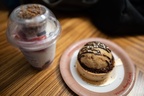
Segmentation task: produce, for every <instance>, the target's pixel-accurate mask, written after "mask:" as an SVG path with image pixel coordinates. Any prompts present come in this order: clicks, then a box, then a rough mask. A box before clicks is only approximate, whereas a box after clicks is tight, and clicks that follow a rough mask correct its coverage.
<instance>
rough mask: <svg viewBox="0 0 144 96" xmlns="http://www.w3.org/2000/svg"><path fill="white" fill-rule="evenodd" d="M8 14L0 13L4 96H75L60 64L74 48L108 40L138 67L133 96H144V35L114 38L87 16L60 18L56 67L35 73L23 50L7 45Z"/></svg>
mask: <svg viewBox="0 0 144 96" xmlns="http://www.w3.org/2000/svg"><path fill="white" fill-rule="evenodd" d="M8 14H9V11H8V10H4V9H1V10H0V96H75V95H76V94H75V93H74V92H73V91H72V90H71V89H70V88H69V87H68V86H67V85H66V84H65V82H64V81H63V79H62V77H61V74H60V69H59V60H60V57H61V55H62V54H63V52H64V51H65V50H66V48H67V47H69V46H70V45H71V44H73V43H75V42H77V41H79V40H82V39H86V38H91V37H94V38H97V37H100V38H105V39H108V40H111V41H112V42H114V43H116V44H118V45H119V46H120V47H121V48H123V49H124V50H125V51H126V52H127V53H128V55H129V56H130V58H131V59H132V60H133V62H134V64H135V66H136V82H135V85H134V87H133V89H132V91H131V92H130V94H129V96H144V35H135V36H119V37H110V36H108V35H106V34H104V33H103V32H101V31H100V30H99V29H98V28H97V27H96V26H94V25H93V24H92V22H91V20H90V18H88V17H87V16H84V15H78V16H67V15H62V14H61V16H57V18H58V20H59V21H60V24H61V26H62V32H61V35H60V38H59V39H58V41H57V48H56V55H55V59H54V61H53V63H52V64H51V65H50V66H49V67H48V68H47V69H45V70H42V71H38V70H36V69H33V68H32V67H31V66H30V64H29V63H28V62H27V61H26V59H25V57H24V56H23V55H22V53H21V52H20V51H19V49H17V48H15V47H13V46H12V45H10V44H9V43H8V42H7V39H6V35H5V32H6V28H7V22H8Z"/></svg>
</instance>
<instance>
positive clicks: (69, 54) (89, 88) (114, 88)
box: [60, 38, 135, 96]
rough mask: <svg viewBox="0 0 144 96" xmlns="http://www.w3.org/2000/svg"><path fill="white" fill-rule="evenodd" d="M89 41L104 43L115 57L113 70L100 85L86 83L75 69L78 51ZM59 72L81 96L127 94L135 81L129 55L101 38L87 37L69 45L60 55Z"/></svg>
mask: <svg viewBox="0 0 144 96" xmlns="http://www.w3.org/2000/svg"><path fill="white" fill-rule="evenodd" d="M89 41H100V42H102V43H105V44H106V45H107V46H109V47H110V49H111V50H112V52H113V55H114V57H115V61H116V63H115V64H116V66H115V68H114V70H113V71H112V73H111V74H110V76H109V78H108V79H107V80H106V81H105V82H103V83H102V84H100V85H97V84H96V83H95V84H92V83H88V82H87V81H85V80H84V79H82V78H81V76H80V75H79V74H78V72H77V69H76V61H77V54H78V51H79V49H80V48H81V47H82V46H83V45H84V44H85V43H87V42H89ZM60 72H61V75H62V77H63V79H64V81H65V83H66V84H67V85H68V86H69V88H71V89H72V90H73V91H74V92H75V93H76V94H78V95H82V96H95V95H98V96H113V95H127V94H128V93H129V92H130V90H131V89H132V87H133V85H134V82H135V68H134V65H133V62H132V61H131V59H130V58H129V56H128V55H127V54H126V53H125V52H124V51H123V50H122V49H121V48H120V47H119V46H118V45H116V44H114V43H112V42H111V41H108V40H106V39H102V38H89V39H85V40H82V41H79V42H77V43H75V44H73V45H71V46H70V47H69V48H68V49H67V50H66V51H65V52H64V53H63V55H62V57H61V60H60Z"/></svg>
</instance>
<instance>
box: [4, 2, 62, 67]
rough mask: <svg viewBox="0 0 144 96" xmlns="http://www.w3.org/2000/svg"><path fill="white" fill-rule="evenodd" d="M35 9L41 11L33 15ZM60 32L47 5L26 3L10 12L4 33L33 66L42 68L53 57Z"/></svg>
mask: <svg viewBox="0 0 144 96" xmlns="http://www.w3.org/2000/svg"><path fill="white" fill-rule="evenodd" d="M33 6H34V7H35V6H37V8H33ZM29 7H30V8H29ZM36 9H37V10H38V12H41V13H40V14H38V15H35V16H33V12H35V11H36ZM29 10H30V11H29ZM39 10H40V11H39ZM28 12H31V13H29V14H28ZM21 14H22V15H21ZM27 14H28V15H27ZM31 15H32V16H33V17H30V16H31ZM29 17H30V18H29ZM60 32H61V26H60V23H59V21H58V20H57V19H56V17H55V16H54V14H53V13H52V12H51V11H50V10H49V9H48V8H47V7H45V6H43V5H40V4H27V5H21V6H19V7H17V8H16V9H14V10H13V12H12V13H11V14H10V17H9V22H8V28H7V32H6V34H7V39H8V41H9V42H10V43H11V44H12V45H14V46H15V47H18V48H19V49H20V50H21V52H22V53H23V54H24V56H25V57H26V58H27V60H28V61H29V63H30V64H31V65H32V66H33V67H36V68H43V67H44V66H45V65H49V64H50V63H51V62H52V61H53V59H54V54H55V46H56V40H57V38H58V36H59V35H60Z"/></svg>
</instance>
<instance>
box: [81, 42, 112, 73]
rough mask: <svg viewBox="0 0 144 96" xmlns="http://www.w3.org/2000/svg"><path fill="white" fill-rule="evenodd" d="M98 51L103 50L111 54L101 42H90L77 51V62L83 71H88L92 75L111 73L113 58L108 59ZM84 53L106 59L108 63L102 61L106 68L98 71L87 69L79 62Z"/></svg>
mask: <svg viewBox="0 0 144 96" xmlns="http://www.w3.org/2000/svg"><path fill="white" fill-rule="evenodd" d="M99 49H103V50H105V51H107V52H108V53H111V50H110V49H109V48H108V47H107V46H106V45H105V44H103V43H101V42H97V41H92V42H88V43H86V44H85V45H84V46H83V48H82V49H81V50H80V51H79V53H78V61H79V63H80V65H81V66H82V67H83V68H84V69H85V70H88V71H90V72H93V73H107V72H109V71H111V70H112V69H113V67H114V57H113V56H112V58H110V57H109V56H107V55H104V54H102V53H101V51H100V50H99ZM86 53H91V54H94V55H98V56H104V57H106V58H107V59H108V61H107V60H104V62H106V63H107V66H106V67H105V68H100V69H96V68H89V67H87V66H86V65H85V64H83V63H82V62H81V58H82V57H84V56H85V54H86Z"/></svg>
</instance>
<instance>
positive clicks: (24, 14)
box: [18, 4, 44, 19]
mask: <svg viewBox="0 0 144 96" xmlns="http://www.w3.org/2000/svg"><path fill="white" fill-rule="evenodd" d="M43 13H44V10H42V7H41V6H40V5H37V4H32V5H27V6H26V7H24V6H23V7H21V10H20V11H19V13H18V17H19V18H23V19H31V18H33V17H36V16H38V15H41V14H43Z"/></svg>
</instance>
